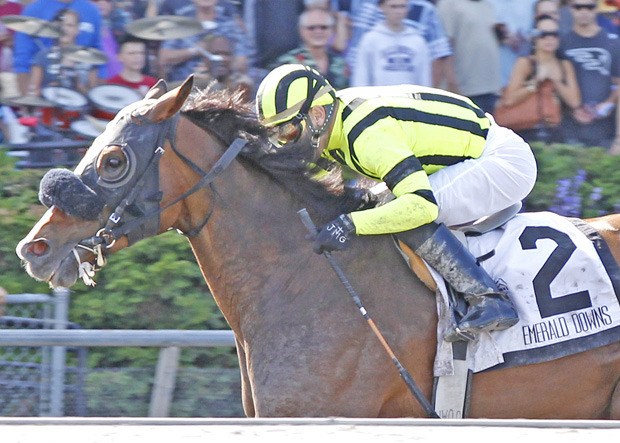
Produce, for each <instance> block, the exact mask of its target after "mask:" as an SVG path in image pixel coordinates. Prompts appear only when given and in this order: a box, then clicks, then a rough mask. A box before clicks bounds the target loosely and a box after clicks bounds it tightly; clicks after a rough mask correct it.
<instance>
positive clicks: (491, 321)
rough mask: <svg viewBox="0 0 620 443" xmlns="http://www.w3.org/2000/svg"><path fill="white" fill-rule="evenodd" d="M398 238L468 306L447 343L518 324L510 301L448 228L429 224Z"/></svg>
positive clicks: (449, 332)
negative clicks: (461, 296) (430, 267)
mask: <svg viewBox="0 0 620 443" xmlns="http://www.w3.org/2000/svg"><path fill="white" fill-rule="evenodd" d="M397 237H398V239H400V240H402V241H403V242H404V243H406V244H407V245H408V246H409V247H411V248H412V249H413V250H414V251H415V252H416V254H418V255H419V256H420V257H421V258H423V259H424V260H425V261H426V262H427V263H428V264H429V265H431V266H432V267H433V268H434V269H435V270H436V271H437V272H439V273H440V274H441V276H442V277H443V278H444V279H445V280H446V282H448V283H449V284H450V286H452V288H453V289H454V290H455V291H456V292H458V293H460V294H462V295H463V297H464V298H465V301H466V302H467V304H468V306H469V307H468V309H467V313H466V314H465V315H464V316H463V318H462V319H461V320H460V321H459V322H458V325H457V326H456V329H455V330H453V331H448V332H447V333H446V337H445V339H446V340H447V341H456V340H463V339H464V338H469V337H472V334H477V333H479V332H482V331H495V330H502V329H507V328H509V327H511V326H513V325H515V324H516V323H517V322H518V321H519V317H518V315H517V312H516V311H515V308H514V306H513V305H512V302H511V301H510V299H509V298H508V297H507V296H506V294H504V293H503V292H501V291H500V290H499V289H498V287H497V285H496V284H495V282H494V281H493V279H492V278H491V276H490V275H489V274H487V273H486V271H485V270H484V269H483V268H482V267H481V266H479V265H478V263H476V259H475V258H474V256H473V255H472V254H471V253H470V252H469V251H468V250H467V249H466V248H465V246H464V245H463V244H462V243H461V242H460V241H459V240H458V239H457V238H456V237H455V236H454V235H453V234H452V232H450V230H449V229H448V228H447V227H446V226H445V225H443V224H437V223H429V224H427V225H424V226H421V227H419V228H416V229H412V230H411V231H406V232H401V233H399V234H397Z"/></svg>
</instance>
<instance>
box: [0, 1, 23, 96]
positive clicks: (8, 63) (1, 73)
mask: <svg viewBox="0 0 620 443" xmlns="http://www.w3.org/2000/svg"><path fill="white" fill-rule="evenodd" d="M22 9H23V7H22V5H21V4H19V3H15V2H12V1H7V0H0V17H2V16H5V15H19V14H21V12H22ZM13 34H14V32H13V31H11V30H9V29H7V28H6V26H4V25H3V24H2V23H0V96H1V97H3V98H6V97H16V96H18V95H21V93H20V91H19V88H18V87H17V78H16V75H15V72H13Z"/></svg>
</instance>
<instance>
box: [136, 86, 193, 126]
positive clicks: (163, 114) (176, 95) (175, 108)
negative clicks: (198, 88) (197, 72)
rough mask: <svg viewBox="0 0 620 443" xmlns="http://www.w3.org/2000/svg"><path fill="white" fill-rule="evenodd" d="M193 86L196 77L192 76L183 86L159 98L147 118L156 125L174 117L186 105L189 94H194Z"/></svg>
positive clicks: (149, 109)
mask: <svg viewBox="0 0 620 443" xmlns="http://www.w3.org/2000/svg"><path fill="white" fill-rule="evenodd" d="M193 86H194V76H193V75H190V76H189V77H187V79H186V80H185V81H184V82H183V84H182V85H181V86H179V87H177V88H174V89H173V90H172V91H168V92H166V93H165V94H164V95H162V96H161V97H159V98H158V99H157V101H156V102H155V103H154V104H152V105H151V106H150V107H149V108H148V110H147V111H146V112H145V117H146V118H147V119H148V120H150V121H152V122H154V123H157V122H161V121H163V120H166V119H168V118H170V117H172V116H173V115H174V114H176V113H177V112H179V110H180V109H181V107H182V106H183V104H184V103H185V100H187V97H188V96H189V93H190V92H192V87H193Z"/></svg>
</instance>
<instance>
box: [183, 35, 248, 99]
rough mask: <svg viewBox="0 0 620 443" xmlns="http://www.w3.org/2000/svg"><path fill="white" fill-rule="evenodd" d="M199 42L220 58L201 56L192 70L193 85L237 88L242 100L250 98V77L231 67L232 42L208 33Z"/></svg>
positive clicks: (211, 87)
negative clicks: (194, 69) (193, 70)
mask: <svg viewBox="0 0 620 443" xmlns="http://www.w3.org/2000/svg"><path fill="white" fill-rule="evenodd" d="M201 44H202V45H203V46H204V48H205V49H206V50H207V51H209V52H210V53H211V54H213V55H216V56H219V57H222V59H221V60H211V59H208V58H206V57H203V59H202V61H201V62H200V63H199V64H198V65H197V66H196V71H195V72H194V86H196V87H197V88H199V89H203V88H207V87H209V88H210V89H211V90H221V89H229V90H235V89H239V90H241V91H242V95H243V98H244V100H246V101H250V100H252V99H253V98H254V93H255V91H254V83H253V81H252V79H251V78H250V77H249V76H248V75H247V74H241V73H239V72H235V71H233V69H232V58H233V42H232V41H231V40H230V39H229V38H227V37H225V36H223V35H217V34H209V35H207V36H206V37H205V38H204V39H203V41H202V42H201ZM179 83H180V82H179Z"/></svg>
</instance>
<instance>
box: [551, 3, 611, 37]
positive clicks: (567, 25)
mask: <svg viewBox="0 0 620 443" xmlns="http://www.w3.org/2000/svg"><path fill="white" fill-rule="evenodd" d="M558 1H560V0H558ZM614 1H617V0H614ZM561 3H562V4H561V6H560V29H561V30H562V31H564V30H566V32H568V31H569V30H570V29H572V27H573V14H572V12H571V6H570V5H571V0H561ZM609 3H612V2H611V1H609V2H608V1H606V0H598V5H599V7H598V14H597V15H596V22H597V23H598V25H599V26H600V27H601V28H603V29H604V30H605V31H607V32H608V33H610V34H618V32H619V30H618V19H617V17H614V16H613V15H610V14H609V11H610V9H616V8H617V7H616V6H610V5H609ZM603 7H604V10H605V11H607V12H608V13H607V14H604V13H602V9H603ZM616 14H617V12H616Z"/></svg>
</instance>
